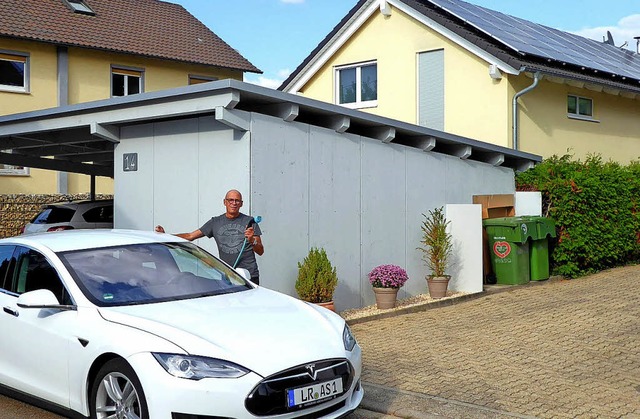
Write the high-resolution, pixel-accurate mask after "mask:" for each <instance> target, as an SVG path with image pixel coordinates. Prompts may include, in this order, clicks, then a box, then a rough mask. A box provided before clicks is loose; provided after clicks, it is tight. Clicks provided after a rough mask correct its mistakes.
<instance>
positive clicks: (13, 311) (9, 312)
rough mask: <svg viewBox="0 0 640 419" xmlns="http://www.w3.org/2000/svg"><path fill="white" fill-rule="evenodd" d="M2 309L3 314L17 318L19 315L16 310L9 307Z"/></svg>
mask: <svg viewBox="0 0 640 419" xmlns="http://www.w3.org/2000/svg"><path fill="white" fill-rule="evenodd" d="M2 309H3V310H4V312H5V313H7V314H11V315H12V316H16V317H18V316H19V315H20V314H19V313H18V310H14V309H12V308H11V307H3V308H2Z"/></svg>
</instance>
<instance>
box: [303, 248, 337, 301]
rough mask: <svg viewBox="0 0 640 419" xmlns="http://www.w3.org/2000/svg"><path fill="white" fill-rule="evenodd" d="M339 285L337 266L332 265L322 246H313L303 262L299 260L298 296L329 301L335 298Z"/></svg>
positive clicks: (311, 299) (305, 298)
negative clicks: (334, 294)
mask: <svg viewBox="0 0 640 419" xmlns="http://www.w3.org/2000/svg"><path fill="white" fill-rule="evenodd" d="M337 285H338V276H337V275H336V268H335V267H333V266H331V262H330V261H329V258H328V257H327V253H326V252H325V250H324V249H322V248H320V249H318V248H315V247H312V248H311V250H309V254H308V255H307V257H306V258H304V260H303V261H302V263H300V262H298V279H297V280H296V292H297V293H298V296H299V297H300V299H301V300H305V301H309V302H311V303H327V302H329V301H332V300H333V292H334V291H335V289H336V286H337Z"/></svg>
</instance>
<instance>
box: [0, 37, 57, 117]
mask: <svg viewBox="0 0 640 419" xmlns="http://www.w3.org/2000/svg"><path fill="white" fill-rule="evenodd" d="M0 49H2V50H7V51H12V52H22V53H28V54H29V60H30V64H29V66H30V77H29V87H30V92H29V93H18V92H6V91H2V90H0V115H9V114H13V113H20V112H28V111H32V110H35V109H46V108H52V107H54V106H56V105H57V103H58V96H57V94H56V92H57V83H58V81H57V76H56V67H57V58H56V48H55V47H54V46H52V45H48V44H40V43H36V42H23V41H15V40H8V39H6V38H0Z"/></svg>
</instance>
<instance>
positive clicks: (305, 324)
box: [100, 287, 345, 376]
mask: <svg viewBox="0 0 640 419" xmlns="http://www.w3.org/2000/svg"><path fill="white" fill-rule="evenodd" d="M100 313H101V315H102V317H103V318H104V319H106V320H108V321H111V322H115V323H119V324H122V325H126V326H130V327H134V328H138V329H141V330H144V331H146V332H149V333H152V334H154V335H157V336H160V337H162V338H164V339H167V340H169V341H171V342H172V343H174V344H176V345H178V346H180V347H181V348H183V349H184V351H185V352H187V353H189V354H192V355H201V356H209V357H213V358H220V359H225V360H228V361H232V362H235V363H237V364H240V365H242V366H244V367H246V368H249V369H251V370H252V371H254V372H256V373H258V374H260V375H262V376H268V375H271V374H273V373H275V372H278V371H281V370H282V369H285V368H289V367H291V366H294V365H299V364H303V363H307V362H310V361H316V360H319V359H327V358H338V357H340V358H343V357H344V356H345V349H344V345H343V342H342V331H343V328H344V321H343V320H342V318H341V317H339V316H338V315H336V314H335V313H332V312H330V311H328V310H325V309H323V308H320V307H317V306H315V305H312V304H307V303H304V302H302V301H300V300H297V299H295V298H292V297H289V296H287V295H284V294H280V293H277V292H274V291H271V290H268V289H266V288H262V287H258V288H256V289H253V290H248V291H243V292H237V293H233V294H223V295H217V296H210V297H201V298H193V299H188V300H179V301H171V302H164V303H155V304H142V305H135V306H124V307H108V308H100Z"/></svg>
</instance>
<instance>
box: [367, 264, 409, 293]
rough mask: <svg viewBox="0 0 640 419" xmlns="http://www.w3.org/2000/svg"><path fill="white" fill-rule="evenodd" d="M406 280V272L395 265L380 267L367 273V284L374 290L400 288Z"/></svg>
mask: <svg viewBox="0 0 640 419" xmlns="http://www.w3.org/2000/svg"><path fill="white" fill-rule="evenodd" d="M407 279H409V277H408V276H407V271H405V270H404V269H402V268H401V267H399V266H397V265H380V266H376V267H375V268H373V270H372V271H371V272H369V282H370V283H371V285H373V286H374V287H376V288H400V287H401V286H403V285H404V283H405V282H407Z"/></svg>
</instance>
